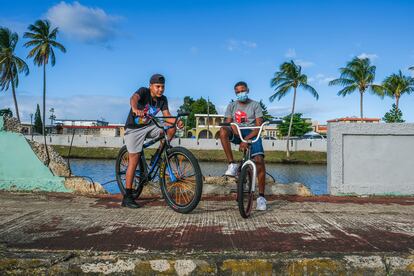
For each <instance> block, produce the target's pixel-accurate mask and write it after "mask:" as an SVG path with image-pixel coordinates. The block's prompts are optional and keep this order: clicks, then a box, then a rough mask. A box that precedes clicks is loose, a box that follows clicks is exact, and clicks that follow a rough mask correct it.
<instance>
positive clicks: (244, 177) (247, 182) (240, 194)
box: [220, 122, 269, 218]
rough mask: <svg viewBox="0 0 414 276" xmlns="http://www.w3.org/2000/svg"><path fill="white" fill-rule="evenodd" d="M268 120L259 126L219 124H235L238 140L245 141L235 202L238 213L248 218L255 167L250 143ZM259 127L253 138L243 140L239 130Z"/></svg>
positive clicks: (254, 184)
mask: <svg viewBox="0 0 414 276" xmlns="http://www.w3.org/2000/svg"><path fill="white" fill-rule="evenodd" d="M268 123H269V122H264V123H263V124H262V125H261V126H254V127H250V126H239V125H238V124H236V123H222V124H220V125H221V126H235V127H236V128H237V132H238V133H239V136H240V140H241V141H242V142H244V143H247V145H248V147H247V150H246V151H245V152H244V154H243V159H242V160H241V165H240V166H239V170H240V171H239V179H238V182H237V203H238V205H239V211H240V215H241V216H242V217H243V218H248V217H249V216H250V213H251V211H252V207H253V200H254V193H255V190H256V179H257V169H256V164H255V162H254V160H253V159H252V157H251V145H252V144H253V143H255V142H256V141H257V140H259V139H260V136H261V134H262V131H263V127H264V126H265V125H267V124H268ZM244 129H248V130H253V129H259V133H258V134H257V136H256V138H254V139H253V140H245V139H244V137H243V135H242V132H241V130H244Z"/></svg>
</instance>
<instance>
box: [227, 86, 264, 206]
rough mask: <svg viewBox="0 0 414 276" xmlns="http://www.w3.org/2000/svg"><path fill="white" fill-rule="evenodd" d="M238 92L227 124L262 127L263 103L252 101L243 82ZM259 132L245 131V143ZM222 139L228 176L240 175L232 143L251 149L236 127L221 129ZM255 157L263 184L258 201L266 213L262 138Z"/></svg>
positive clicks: (255, 145) (253, 152) (253, 148)
mask: <svg viewBox="0 0 414 276" xmlns="http://www.w3.org/2000/svg"><path fill="white" fill-rule="evenodd" d="M234 92H235V93H236V100H235V101H233V102H231V103H230V104H229V105H228V106H227V109H226V113H225V115H224V116H225V122H226V123H232V122H235V123H237V124H238V125H239V126H261V125H262V123H263V110H262V108H261V106H260V104H259V102H256V101H254V100H252V99H249V97H248V94H249V88H248V86H247V83H245V82H244V81H240V82H238V83H236V84H235V85H234ZM258 133H259V129H253V130H249V129H243V130H241V134H242V135H243V138H244V140H246V141H248V140H254V139H255V138H256V136H257V134H258ZM220 140H221V144H222V146H223V150H224V153H225V154H226V157H227V161H228V162H229V163H228V168H227V171H226V172H225V173H224V174H225V175H227V176H236V174H237V172H238V169H239V164H237V163H236V162H235V161H234V159H233V153H232V151H231V145H230V142H231V143H233V144H238V145H240V150H241V151H245V150H246V149H247V146H248V145H247V143H244V142H242V141H241V140H240V137H239V134H238V132H237V129H236V127H234V126H232V127H221V129H220ZM251 156H252V158H253V159H254V161H255V163H256V167H257V178H258V184H259V197H258V198H257V205H256V209H257V210H261V211H264V210H266V199H265V196H264V191H265V181H266V170H265V163H264V150H263V145H262V139H261V138H259V140H257V141H256V142H255V143H253V144H252V145H251Z"/></svg>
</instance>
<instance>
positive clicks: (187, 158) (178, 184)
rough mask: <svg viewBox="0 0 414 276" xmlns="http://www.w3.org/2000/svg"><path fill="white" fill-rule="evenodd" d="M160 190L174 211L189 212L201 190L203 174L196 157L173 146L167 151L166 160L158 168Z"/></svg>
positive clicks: (198, 200) (198, 198)
mask: <svg viewBox="0 0 414 276" xmlns="http://www.w3.org/2000/svg"><path fill="white" fill-rule="evenodd" d="M160 184H161V191H162V194H163V196H164V198H165V201H166V202H167V204H168V206H170V207H171V208H172V209H173V210H174V211H176V212H179V213H184V214H186V213H189V212H191V211H192V210H194V208H196V207H197V205H198V203H199V202H200V199H201V194H202V192H203V176H202V174H201V169H200V166H199V164H198V161H197V159H196V158H195V157H194V155H193V154H192V153H191V152H190V151H189V150H187V149H185V148H182V147H174V148H172V149H170V150H169V151H168V162H167V160H163V162H162V164H161V168H160Z"/></svg>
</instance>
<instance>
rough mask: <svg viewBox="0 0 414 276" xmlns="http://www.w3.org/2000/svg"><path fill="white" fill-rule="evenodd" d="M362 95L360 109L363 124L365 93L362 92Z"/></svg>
mask: <svg viewBox="0 0 414 276" xmlns="http://www.w3.org/2000/svg"><path fill="white" fill-rule="evenodd" d="M360 94H361V102H360V109H361V122H362V118H364V92H363V91H360Z"/></svg>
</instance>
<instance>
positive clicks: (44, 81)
mask: <svg viewBox="0 0 414 276" xmlns="http://www.w3.org/2000/svg"><path fill="white" fill-rule="evenodd" d="M43 137H44V142H45V151H46V156H47V159H46V164H47V165H49V163H50V157H49V151H48V150H47V143H46V63H45V62H44V63H43Z"/></svg>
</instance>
